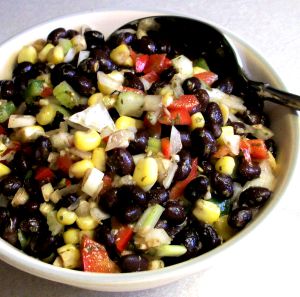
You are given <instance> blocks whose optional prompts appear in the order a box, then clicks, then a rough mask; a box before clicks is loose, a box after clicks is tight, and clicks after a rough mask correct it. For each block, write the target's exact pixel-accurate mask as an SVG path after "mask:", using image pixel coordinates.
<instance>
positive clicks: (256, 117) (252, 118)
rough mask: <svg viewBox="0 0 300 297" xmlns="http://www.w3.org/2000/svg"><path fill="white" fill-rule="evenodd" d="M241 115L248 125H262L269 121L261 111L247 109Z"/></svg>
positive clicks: (267, 124)
mask: <svg viewBox="0 0 300 297" xmlns="http://www.w3.org/2000/svg"><path fill="white" fill-rule="evenodd" d="M242 116H243V119H244V122H245V123H246V124H248V125H258V124H262V125H264V126H269V123H270V121H269V119H268V117H267V115H266V114H264V113H263V112H262V111H257V110H252V109H247V110H246V111H245V112H244V113H243V115H242Z"/></svg>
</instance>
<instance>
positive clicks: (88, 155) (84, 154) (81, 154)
mask: <svg viewBox="0 0 300 297" xmlns="http://www.w3.org/2000/svg"><path fill="white" fill-rule="evenodd" d="M69 152H70V153H71V154H72V155H74V156H76V157H79V158H81V159H83V160H90V159H92V153H91V152H84V151H81V150H78V149H77V148H75V147H72V148H70V149H69Z"/></svg>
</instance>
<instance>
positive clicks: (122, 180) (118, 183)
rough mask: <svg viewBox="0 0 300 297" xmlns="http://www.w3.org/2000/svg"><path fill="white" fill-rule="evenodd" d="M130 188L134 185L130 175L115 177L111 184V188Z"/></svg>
mask: <svg viewBox="0 0 300 297" xmlns="http://www.w3.org/2000/svg"><path fill="white" fill-rule="evenodd" d="M127 185H128V186H130V185H135V181H134V179H133V177H132V176H131V175H129V174H128V175H124V176H118V175H115V177H114V180H113V182H112V186H113V187H116V188H120V187H122V186H127Z"/></svg>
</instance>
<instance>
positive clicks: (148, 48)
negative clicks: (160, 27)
mask: <svg viewBox="0 0 300 297" xmlns="http://www.w3.org/2000/svg"><path fill="white" fill-rule="evenodd" d="M132 46H133V49H134V50H136V51H137V52H139V53H143V54H148V55H151V54H155V52H156V51H157V47H156V45H155V43H154V41H153V40H152V39H151V38H149V37H148V36H143V37H142V38H141V39H137V40H136V41H135V42H134V44H133V45H132Z"/></svg>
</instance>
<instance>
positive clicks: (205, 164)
mask: <svg viewBox="0 0 300 297" xmlns="http://www.w3.org/2000/svg"><path fill="white" fill-rule="evenodd" d="M199 166H200V167H201V168H202V169H203V173H204V174H205V175H207V176H210V175H211V173H212V172H213V170H214V168H213V166H212V164H211V163H210V162H209V161H206V160H202V161H200V162H199Z"/></svg>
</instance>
